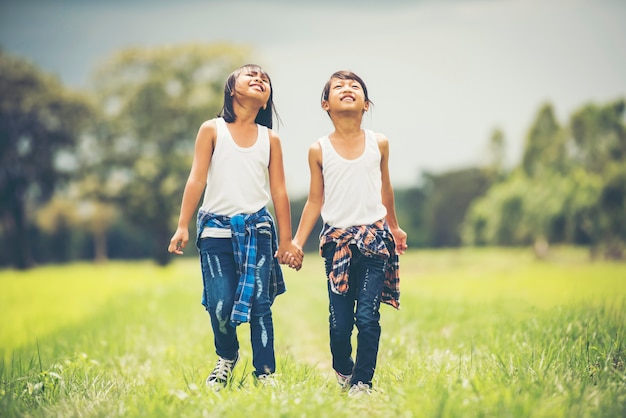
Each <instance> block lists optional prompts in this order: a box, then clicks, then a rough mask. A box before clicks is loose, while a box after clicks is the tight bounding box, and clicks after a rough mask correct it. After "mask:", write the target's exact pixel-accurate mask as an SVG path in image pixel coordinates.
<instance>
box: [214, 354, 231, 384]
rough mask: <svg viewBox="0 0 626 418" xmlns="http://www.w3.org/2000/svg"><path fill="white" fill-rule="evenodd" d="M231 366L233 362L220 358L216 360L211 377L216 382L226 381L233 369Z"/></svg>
mask: <svg viewBox="0 0 626 418" xmlns="http://www.w3.org/2000/svg"><path fill="white" fill-rule="evenodd" d="M233 364H235V360H226V359H224V358H221V357H220V358H219V359H218V360H217V364H216V365H215V369H213V373H211V377H213V378H215V379H217V380H227V379H228V374H229V373H230V372H231V371H232V369H233Z"/></svg>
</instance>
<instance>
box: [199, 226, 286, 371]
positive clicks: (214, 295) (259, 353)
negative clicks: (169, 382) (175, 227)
mask: <svg viewBox="0 0 626 418" xmlns="http://www.w3.org/2000/svg"><path fill="white" fill-rule="evenodd" d="M271 239H272V237H271V233H270V230H269V228H265V227H263V228H259V230H258V239H257V260H256V272H255V292H254V299H253V302H252V308H251V317H250V342H251V346H252V365H253V366H254V369H255V371H254V373H255V374H256V375H257V376H259V375H262V374H269V373H274V372H275V371H276V360H275V354H274V325H273V322H272V311H271V302H270V292H269V290H270V289H269V278H270V267H271V263H272V262H273V254H272V244H271ZM199 248H200V263H201V266H202V281H203V284H204V294H203V298H202V304H203V305H204V307H205V308H206V310H207V312H208V313H209V316H210V317H211V327H212V328H213V336H214V342H215V352H216V353H217V355H218V356H220V357H223V358H226V359H230V360H232V359H234V358H236V357H237V352H238V351H239V341H238V339H237V330H236V327H235V326H234V325H233V324H232V323H231V322H230V314H231V311H232V308H233V304H234V299H235V292H236V290H237V284H238V282H239V275H238V274H237V272H236V266H235V258H234V255H233V246H232V241H231V239H230V238H202V239H201V240H200V245H199Z"/></svg>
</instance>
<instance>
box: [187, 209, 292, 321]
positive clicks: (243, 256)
mask: <svg viewBox="0 0 626 418" xmlns="http://www.w3.org/2000/svg"><path fill="white" fill-rule="evenodd" d="M259 223H269V225H270V228H271V230H272V258H273V263H272V264H271V267H270V280H269V289H270V302H273V301H274V298H276V296H278V295H280V294H282V293H285V291H286V287H285V281H284V279H283V272H282V270H281V268H280V263H279V262H278V259H277V258H275V257H274V254H275V253H276V250H277V249H278V234H277V233H276V227H275V225H274V219H273V218H272V215H271V214H270V213H269V211H268V210H267V209H266V208H262V209H261V210H259V211H258V212H256V213H251V214H239V215H235V216H232V217H228V216H225V215H218V214H215V213H211V212H206V211H199V212H198V220H197V229H198V235H197V239H196V246H197V247H198V248H200V235H201V234H202V230H203V229H204V228H205V227H210V228H225V229H226V228H227V229H230V230H231V233H232V238H231V241H232V244H233V255H234V256H235V265H236V266H237V274H238V275H239V284H238V285H237V290H236V292H235V303H234V305H233V310H232V312H231V315H230V320H231V322H232V323H233V325H235V326H236V325H239V324H241V323H242V322H250V311H251V308H252V301H253V299H254V286H255V279H254V278H255V270H256V262H257V255H256V254H257V224H259Z"/></svg>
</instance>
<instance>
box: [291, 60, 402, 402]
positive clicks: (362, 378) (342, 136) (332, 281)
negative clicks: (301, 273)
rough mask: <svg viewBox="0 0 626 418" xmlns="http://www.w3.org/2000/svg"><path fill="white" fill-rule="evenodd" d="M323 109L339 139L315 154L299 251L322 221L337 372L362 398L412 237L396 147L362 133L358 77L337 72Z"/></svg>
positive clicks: (317, 146)
mask: <svg viewBox="0 0 626 418" xmlns="http://www.w3.org/2000/svg"><path fill="white" fill-rule="evenodd" d="M321 104H322V109H324V110H325V111H326V112H327V113H328V115H329V116H330V119H331V121H332V123H333V126H334V131H333V132H332V133H331V134H330V135H328V136H325V137H322V138H320V139H319V140H318V141H316V142H315V143H314V144H313V145H312V146H311V147H310V148H309V156H308V158H309V168H310V172H311V179H310V190H309V195H308V199H307V202H306V204H305V206H304V209H303V212H302V216H301V219H300V225H299V226H298V230H297V231H296V235H295V237H294V243H295V244H296V245H297V246H299V247H300V248H301V247H302V246H303V245H304V244H305V242H306V240H307V238H308V237H309V235H310V234H311V231H312V230H313V227H314V225H315V222H316V221H317V219H318V218H319V216H320V215H321V216H322V219H323V221H324V228H323V229H322V231H321V233H320V253H321V255H322V256H323V257H324V260H325V268H326V275H327V277H328V297H329V313H330V315H329V327H330V350H331V354H332V365H333V369H334V371H335V373H336V376H337V380H338V382H339V384H340V385H341V386H342V387H343V388H344V389H349V392H348V394H349V395H350V396H358V395H362V394H365V393H370V392H371V389H372V378H373V376H374V371H375V368H376V360H377V356H378V346H379V341H380V333H381V328H380V312H379V308H380V303H381V302H383V303H387V304H389V305H391V306H393V307H395V308H399V307H400V305H399V298H400V276H399V263H398V254H403V253H404V251H405V250H406V248H407V245H406V239H407V235H406V233H405V232H404V231H403V230H402V229H401V228H400V227H399V226H398V220H397V218H396V212H395V204H394V194H393V189H392V187H391V181H390V179H389V168H388V161H389V140H388V139H387V138H386V137H385V136H384V135H382V134H380V133H375V132H372V131H370V130H368V129H362V128H361V121H362V118H363V114H364V113H365V112H366V111H367V110H368V109H369V106H370V104H371V102H370V100H369V97H368V94H367V87H366V86H365V83H364V82H363V80H362V79H361V78H360V77H359V76H358V75H356V74H354V73H353V72H350V71H338V72H335V73H334V74H333V75H332V76H331V77H330V80H328V82H327V83H326V85H325V86H324V89H323V91H322V100H321ZM355 325H356V328H357V330H358V335H357V347H356V358H354V359H353V357H352V343H351V336H352V331H353V328H354V326H355Z"/></svg>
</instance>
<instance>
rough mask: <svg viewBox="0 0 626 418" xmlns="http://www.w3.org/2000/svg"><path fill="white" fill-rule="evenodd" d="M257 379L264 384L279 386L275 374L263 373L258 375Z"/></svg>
mask: <svg viewBox="0 0 626 418" xmlns="http://www.w3.org/2000/svg"><path fill="white" fill-rule="evenodd" d="M256 381H257V382H259V383H260V384H261V385H262V386H269V387H274V386H278V380H276V375H275V374H273V373H272V374H262V375H260V376H257V377H256Z"/></svg>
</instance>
